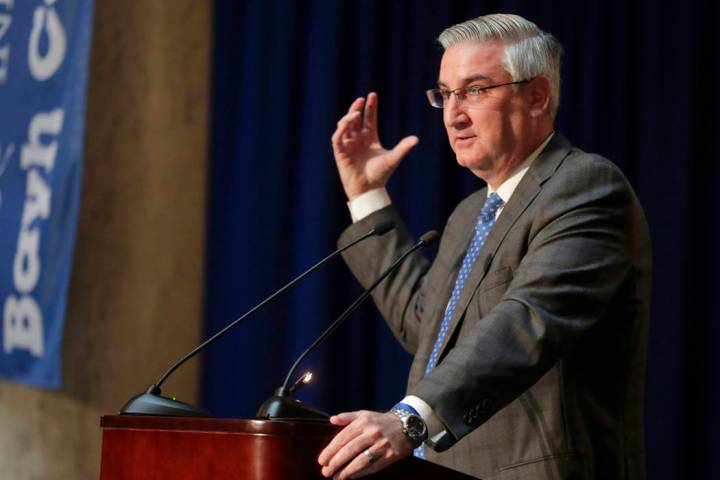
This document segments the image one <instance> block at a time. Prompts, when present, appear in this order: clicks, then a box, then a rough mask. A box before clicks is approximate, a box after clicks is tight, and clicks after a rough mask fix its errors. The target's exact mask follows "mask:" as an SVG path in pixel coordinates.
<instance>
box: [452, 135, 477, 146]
mask: <svg viewBox="0 0 720 480" xmlns="http://www.w3.org/2000/svg"><path fill="white" fill-rule="evenodd" d="M473 140H475V135H458V136H457V137H455V144H456V145H466V144H469V143H472V141H473Z"/></svg>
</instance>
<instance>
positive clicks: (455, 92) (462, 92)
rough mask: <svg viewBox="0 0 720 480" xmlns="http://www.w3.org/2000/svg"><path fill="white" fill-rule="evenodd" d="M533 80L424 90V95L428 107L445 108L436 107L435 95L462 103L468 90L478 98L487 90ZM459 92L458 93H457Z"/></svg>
mask: <svg viewBox="0 0 720 480" xmlns="http://www.w3.org/2000/svg"><path fill="white" fill-rule="evenodd" d="M533 80H535V77H533V78H527V79H525V80H517V81H515V82H505V83H498V84H496V85H488V86H486V87H481V86H480V85H470V86H469V87H460V88H456V89H455V90H446V89H442V88H431V89H430V90H425V95H427V99H428V101H429V102H430V105H431V106H433V107H435V108H441V109H442V108H445V105H444V104H440V105H438V104H437V103H436V102H435V100H437V97H436V96H435V95H436V94H437V95H439V96H441V97H442V98H443V100H444V101H445V102H447V101H448V100H450V95H455V99H456V100H457V101H458V102H460V103H462V102H463V101H464V100H465V98H466V97H467V95H468V93H469V92H470V90H473V91H474V93H473V94H474V95H475V96H480V94H481V93H483V92H486V91H487V90H492V89H494V88H498V87H504V86H506V85H519V84H522V83H530V82H532V81H533ZM443 92H447V96H445V95H443ZM458 92H460V93H458Z"/></svg>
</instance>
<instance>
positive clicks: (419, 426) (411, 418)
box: [390, 407, 427, 448]
mask: <svg viewBox="0 0 720 480" xmlns="http://www.w3.org/2000/svg"><path fill="white" fill-rule="evenodd" d="M390 413H392V414H393V415H396V416H397V417H398V418H399V419H400V421H401V422H402V425H403V433H404V434H405V436H407V437H408V439H410V441H411V442H412V445H413V448H417V447H419V446H420V444H421V443H422V442H424V441H425V438H427V426H426V425H425V421H424V420H423V419H422V418H421V417H420V416H419V415H416V414H415V413H413V412H411V411H410V410H407V409H405V408H397V407H395V408H393V409H392V410H390Z"/></svg>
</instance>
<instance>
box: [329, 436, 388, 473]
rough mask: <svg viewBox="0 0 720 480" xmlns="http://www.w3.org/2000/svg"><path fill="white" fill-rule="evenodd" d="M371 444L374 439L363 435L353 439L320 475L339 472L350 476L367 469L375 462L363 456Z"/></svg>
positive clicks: (370, 447)
mask: <svg viewBox="0 0 720 480" xmlns="http://www.w3.org/2000/svg"><path fill="white" fill-rule="evenodd" d="M373 443H374V439H373V438H372V437H370V436H369V435H367V434H364V433H362V434H361V435H359V436H357V437H355V438H353V439H352V440H350V441H349V442H348V443H347V444H345V445H344V446H343V447H342V448H341V449H340V450H339V451H338V452H337V453H336V454H335V456H333V457H332V458H331V459H330V463H328V464H327V465H325V466H324V467H323V468H322V474H323V475H325V476H329V475H332V474H334V473H336V472H340V471H341V472H342V473H346V474H351V473H355V472H357V471H359V470H360V469H362V468H365V467H367V466H368V465H369V464H370V463H371V461H374V460H377V459H376V458H370V457H368V456H366V455H364V454H363V452H364V451H365V450H366V449H372V446H373ZM371 451H372V450H371ZM378 455H379V454H378Z"/></svg>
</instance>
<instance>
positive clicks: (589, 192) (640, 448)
mask: <svg viewBox="0 0 720 480" xmlns="http://www.w3.org/2000/svg"><path fill="white" fill-rule="evenodd" d="M486 196H487V193H486V190H485V189H482V190H480V191H478V192H476V193H475V194H473V195H471V196H470V197H468V198H467V199H465V200H464V201H463V202H462V203H461V204H460V205H459V206H458V207H457V208H456V210H455V211H454V212H453V214H452V215H451V217H450V218H449V220H448V222H447V225H446V226H445V229H444V232H443V235H442V239H441V242H440V246H439V249H438V253H437V256H436V258H435V260H434V261H433V262H432V263H430V262H429V261H427V259H426V258H425V257H424V256H423V255H422V254H420V253H417V254H414V255H413V256H411V257H410V258H408V260H406V261H405V263H404V264H403V265H402V267H401V268H400V269H399V270H398V271H397V272H396V273H395V274H393V275H392V276H391V277H389V278H388V279H387V280H386V281H385V282H384V283H383V284H382V285H381V287H380V288H379V289H378V290H376V293H375V294H374V296H373V298H374V300H375V303H376V305H377V306H378V308H379V309H380V311H381V312H382V314H383V316H384V317H385V319H386V320H387V323H388V325H389V326H390V328H391V329H392V331H393V333H394V335H395V336H396V338H397V339H398V340H399V341H400V343H401V344H402V345H403V346H404V348H405V349H407V350H408V351H409V352H410V353H412V354H413V355H414V362H413V364H412V368H411V370H410V375H409V380H408V393H410V394H413V395H416V396H418V397H420V398H422V399H423V400H424V401H426V402H427V403H428V404H429V405H430V406H431V407H432V408H433V409H434V411H435V413H436V414H437V415H438V417H439V418H440V420H441V421H442V422H443V424H444V425H445V427H446V428H447V430H446V434H445V436H444V438H443V439H442V440H441V441H440V442H439V443H438V445H436V447H435V451H433V450H430V449H426V450H427V454H426V456H427V459H428V460H431V461H434V462H437V463H440V464H443V465H446V466H448V467H451V468H455V469H457V470H460V471H463V472H466V473H469V474H471V475H475V476H479V477H481V478H484V479H486V480H488V479H503V480H505V479H533V480H537V479H571V478H572V479H603V480H604V479H625V478H628V479H629V478H632V479H642V478H644V477H645V459H644V439H643V409H642V404H643V381H644V371H645V339H646V332H647V320H648V308H649V297H650V266H651V253H650V240H649V234H648V228H647V224H646V221H645V217H644V215H643V212H642V209H641V207H640V205H639V203H638V201H637V198H636V197H635V194H634V193H633V190H632V188H631V187H630V185H629V184H628V182H627V180H626V179H625V178H624V176H623V175H622V173H621V172H620V171H619V170H618V168H617V167H616V166H615V165H613V164H612V163H611V162H609V161H608V160H606V159H604V158H602V157H599V156H597V155H592V154H587V153H585V152H582V151H581V150H579V149H577V148H575V147H573V146H572V145H570V144H569V143H568V142H567V140H566V139H565V138H564V137H563V136H562V135H561V134H559V133H556V134H555V136H554V137H553V139H552V140H551V141H550V143H549V144H548V145H547V146H546V148H545V150H544V151H543V152H542V154H541V155H540V156H539V157H538V158H537V159H536V160H535V162H534V163H533V164H532V165H531V167H530V169H529V170H528V172H527V173H526V175H525V176H524V177H523V179H522V181H521V182H520V184H519V185H518V187H517V189H516V190H515V192H514V193H513V195H512V197H511V198H510V200H509V202H508V203H507V205H505V207H504V209H503V211H502V212H501V214H500V216H499V217H498V220H497V223H496V224H495V226H494V227H493V229H492V231H491V232H490V235H489V236H488V238H487V240H486V242H485V245H484V246H483V248H482V250H481V252H480V255H479V257H478V260H477V262H476V264H475V266H474V267H473V270H472V272H471V274H470V276H469V278H468V281H467V283H466V285H465V288H464V290H463V292H462V294H461V296H460V300H459V302H458V306H457V309H456V311H455V315H454V318H453V319H452V322H451V327H450V330H449V331H448V334H447V335H446V339H445V344H444V346H443V350H442V354H441V356H440V360H439V363H438V365H437V367H436V368H435V369H434V370H433V371H432V372H431V373H430V374H429V375H428V376H427V377H425V378H423V371H424V369H425V365H426V363H427V361H428V357H429V356H430V352H431V349H432V346H433V343H434V341H435V339H436V337H437V332H438V329H439V326H440V322H441V320H442V316H443V312H444V309H445V306H446V304H447V301H448V299H449V296H450V293H451V290H452V288H453V285H454V282H455V278H456V276H457V272H458V270H459V268H460V264H461V262H462V258H463V256H464V254H465V251H466V249H467V247H468V244H469V242H470V239H471V238H472V236H473V229H474V224H475V220H476V217H477V215H478V214H479V212H480V210H481V209H482V206H483V203H484V202H485V199H486ZM380 218H392V219H394V220H395V222H396V224H397V227H396V229H395V230H393V231H392V232H390V233H388V234H386V235H384V236H382V237H376V238H373V239H370V240H368V241H366V242H364V243H362V244H360V245H358V246H356V247H354V248H353V249H350V250H349V251H348V252H347V253H346V255H345V260H346V262H347V263H348V265H349V266H350V268H351V270H352V271H353V273H354V274H355V275H356V277H357V278H358V280H359V281H360V282H361V283H362V284H363V285H365V286H367V285H369V284H370V283H371V282H372V281H373V280H374V279H375V278H376V277H377V276H378V274H379V273H380V272H381V271H382V270H383V269H384V268H386V267H387V266H388V265H389V264H390V262H392V260H394V259H395V258H396V257H397V256H398V255H399V254H400V252H401V251H403V250H405V249H406V248H408V247H409V246H410V245H411V244H412V243H413V239H412V238H411V235H410V234H409V233H408V231H407V228H406V227H405V225H404V224H403V222H402V220H401V219H400V217H399V215H398V213H397V211H396V210H395V208H394V207H392V206H390V207H387V208H384V209H382V210H380V211H378V212H375V213H373V214H372V215H370V216H369V217H367V218H366V219H363V220H362V221H360V222H358V223H356V224H354V225H352V226H351V227H350V228H348V229H347V230H346V231H345V232H344V233H343V235H342V236H341V238H340V242H339V243H341V244H343V243H346V242H347V241H348V240H349V239H351V238H354V237H357V236H358V234H359V233H361V232H365V231H367V229H368V225H369V224H371V223H373V222H375V221H377V220H378V219H380Z"/></svg>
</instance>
